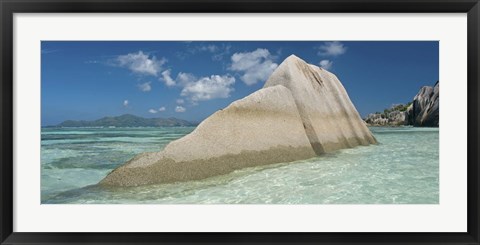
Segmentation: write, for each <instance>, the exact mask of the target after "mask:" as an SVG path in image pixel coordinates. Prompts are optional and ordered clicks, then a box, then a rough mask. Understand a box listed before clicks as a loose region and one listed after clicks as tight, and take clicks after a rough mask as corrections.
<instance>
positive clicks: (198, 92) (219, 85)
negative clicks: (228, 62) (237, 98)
mask: <svg viewBox="0 0 480 245" xmlns="http://www.w3.org/2000/svg"><path fill="white" fill-rule="evenodd" d="M234 83H235V78H234V77H232V76H229V75H223V76H220V75H212V76H210V77H203V78H200V79H199V80H197V81H195V82H190V83H187V84H185V86H184V88H183V89H182V92H181V96H185V97H188V98H189V99H190V100H191V101H192V102H194V103H195V102H197V101H205V100H211V99H215V98H228V97H229V96H230V92H232V91H233V90H234V89H233V87H232V86H233V84H234Z"/></svg>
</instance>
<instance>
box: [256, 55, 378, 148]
mask: <svg viewBox="0 0 480 245" xmlns="http://www.w3.org/2000/svg"><path fill="white" fill-rule="evenodd" d="M276 85H283V86H285V87H286V88H288V89H289V90H290V91H291V92H292V95H293V98H294V100H295V103H296V105H297V108H298V111H299V113H300V116H301V118H302V121H303V124H304V126H305V131H306V134H307V136H308V138H309V140H310V144H311V145H312V148H313V149H314V150H315V152H316V153H317V154H322V153H325V152H331V151H334V150H337V149H342V148H351V147H355V146H358V145H369V144H374V143H376V140H375V138H374V137H373V135H372V133H371V132H370V130H369V129H368V128H367V126H366V125H365V123H364V122H363V120H362V118H361V117H360V115H359V114H358V112H357V110H356V109H355V106H354V105H353V103H352V102H351V100H350V98H349V97H348V95H347V92H346V91H345V88H344V87H343V85H342V84H341V83H340V81H339V80H338V78H337V77H336V76H335V75H334V74H332V73H330V72H328V71H326V70H324V69H322V68H319V67H317V66H314V65H310V64H308V63H306V62H305V61H303V60H302V59H300V58H298V57H297V56H295V55H291V56H289V57H288V58H287V59H285V61H283V62H282V64H280V66H279V67H278V68H277V69H276V70H275V71H274V72H273V74H272V75H271V76H270V78H269V79H268V80H267V82H266V83H265V86H264V87H270V86H276Z"/></svg>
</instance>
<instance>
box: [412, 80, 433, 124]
mask: <svg viewBox="0 0 480 245" xmlns="http://www.w3.org/2000/svg"><path fill="white" fill-rule="evenodd" d="M439 93H440V91H439V83H438V82H437V83H436V84H435V86H434V87H431V86H424V87H422V88H421V89H420V91H419V92H418V94H417V95H416V96H415V98H413V103H412V104H411V105H410V106H409V107H408V109H407V112H406V120H407V124H408V125H413V126H417V127H438V126H439Z"/></svg>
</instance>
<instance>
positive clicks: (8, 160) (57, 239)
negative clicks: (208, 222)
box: [0, 0, 480, 244]
mask: <svg viewBox="0 0 480 245" xmlns="http://www.w3.org/2000/svg"><path fill="white" fill-rule="evenodd" d="M0 8H1V22H2V23H1V32H0V35H1V37H0V40H1V56H0V74H1V83H0V90H1V99H0V103H1V106H0V110H1V113H0V115H1V123H0V137H1V147H0V157H1V158H0V159H1V162H0V172H1V181H0V185H1V186H0V189H1V191H0V199H1V201H0V204H1V218H0V219H1V230H0V232H1V234H0V243H1V244H73V243H75V244H84V243H85V244H194V243H202V244H214V243H215V244H272V243H282V244H313V243H330V244H332V243H334V244H353V243H365V244H371V243H377V244H384V243H396V244H404V243H408V244H427V243H428V244H480V239H479V225H478V224H479V212H478V209H479V208H480V207H479V183H480V182H479V167H478V159H479V158H478V156H479V152H480V151H479V148H478V140H479V130H478V127H479V121H478V115H479V102H480V100H479V94H480V91H479V86H478V84H479V70H480V67H479V62H478V59H479V27H480V26H479V21H480V20H479V14H480V4H479V1H478V0H403V1H399V0H337V1H335V0H298V1H295V0H255V1H253V0H140V1H135V0H116V1H114V0H72V1H68V0H0ZM45 12H47V13H90V12H92V13H93V12H94V13H182V12H183V13H245V12H247V13H340V12H341V13H467V14H468V15H467V16H468V17H467V18H468V21H467V22H468V24H467V25H468V26H467V28H468V37H467V38H468V47H467V48H468V180H467V182H468V200H467V202H468V207H467V212H468V220H467V223H468V224H467V227H468V229H467V232H465V233H23V232H13V222H14V221H13V211H14V209H15V207H14V206H13V163H14V159H13V142H14V138H13V133H12V132H13V128H14V123H13V106H14V105H13V85H14V84H13V41H14V40H13V14H14V13H45ZM346 222H348V221H346ZM412 222H414V221H412Z"/></svg>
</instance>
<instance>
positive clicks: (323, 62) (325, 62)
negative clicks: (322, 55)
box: [319, 60, 333, 70]
mask: <svg viewBox="0 0 480 245" xmlns="http://www.w3.org/2000/svg"><path fill="white" fill-rule="evenodd" d="M319 65H320V67H322V68H323V69H325V70H330V69H331V68H332V65H333V61H331V60H321V61H320V63H319Z"/></svg>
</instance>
